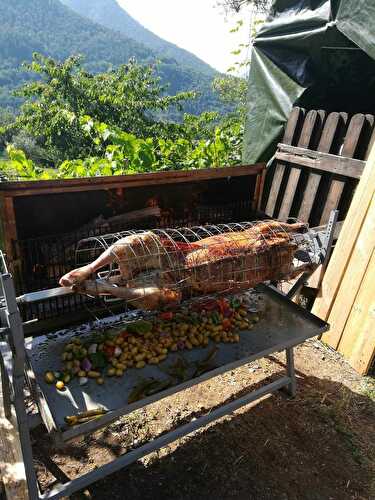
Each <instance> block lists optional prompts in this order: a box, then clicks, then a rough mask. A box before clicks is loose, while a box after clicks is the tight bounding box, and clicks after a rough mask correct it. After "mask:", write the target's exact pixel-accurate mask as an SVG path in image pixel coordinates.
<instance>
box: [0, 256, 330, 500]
mask: <svg viewBox="0 0 375 500" xmlns="http://www.w3.org/2000/svg"><path fill="white" fill-rule="evenodd" d="M0 257H2V256H1V255H0ZM0 265H1V259H0ZM2 265H3V269H4V272H2V273H1V274H0V286H1V290H0V292H2V294H1V295H2V296H3V299H2V300H3V302H2V304H1V307H0V321H1V325H3V326H4V325H5V326H4V327H3V328H2V329H1V337H0V368H1V380H2V390H3V401H2V402H0V403H2V404H3V405H4V410H5V416H6V418H8V419H10V420H11V418H12V414H13V413H14V414H15V418H16V425H17V426H18V430H17V432H18V436H19V440H20V444H21V449H22V459H23V463H24V466H25V473H26V480H27V485H28V489H29V497H30V499H32V500H47V499H48V500H52V499H58V498H61V497H64V496H69V495H71V494H72V493H74V492H77V491H79V490H81V489H83V488H85V487H87V486H88V485H90V484H91V483H93V482H95V481H97V480H99V479H102V478H103V477H105V476H107V475H108V474H111V473H113V472H115V471H117V470H119V469H122V468H124V467H126V466H128V465H130V464H131V463H133V462H135V461H136V460H138V459H139V458H141V457H143V456H145V455H147V454H149V453H151V452H153V451H156V450H158V449H160V448H162V447H164V446H166V445H168V444H169V443H172V442H173V441H175V440H177V439H179V438H181V437H183V436H186V435H187V434H190V433H191V432H193V431H195V430H197V429H199V428H200V427H203V426H205V425H207V424H208V423H210V422H213V421H214V420H217V419H218V418H221V417H223V416H224V415H227V414H230V413H232V412H233V411H235V410H237V409H239V408H241V407H242V406H244V405H247V404H249V403H251V402H253V401H256V400H258V399H260V398H261V397H263V396H264V395H266V394H271V393H273V392H275V391H277V390H279V389H285V390H286V391H287V393H288V394H289V395H290V396H294V395H295V393H296V376H295V370H294V359H293V347H295V346H296V345H298V344H299V343H301V342H303V341H304V340H305V339H306V338H308V335H306V334H305V335H304V334H303V332H301V336H300V338H295V337H294V338H292V339H291V341H290V342H284V343H283V344H280V343H279V344H278V345H275V346H273V347H272V348H269V349H267V350H265V351H263V352H260V353H257V354H255V355H254V356H252V357H248V358H246V359H243V360H240V361H238V362H235V363H231V364H230V365H224V366H221V367H219V368H217V369H215V370H212V371H210V372H208V373H205V374H203V375H202V376H200V377H197V378H195V379H193V380H189V381H187V382H185V383H183V384H180V385H178V386H175V387H171V388H169V389H167V390H165V391H163V392H161V393H158V394H155V395H153V396H151V397H149V398H146V399H144V400H142V401H141V402H140V404H138V407H144V406H147V405H148V404H150V403H152V402H153V401H156V400H160V399H162V398H165V397H167V396H169V395H171V394H173V393H176V392H179V391H181V390H184V389H186V388H188V387H191V386H193V385H196V384H199V383H200V382H202V381H204V380H207V379H210V378H212V377H214V376H217V375H219V374H220V373H223V372H225V371H227V370H228V369H232V368H235V367H236V366H241V365H243V364H246V363H248V362H250V361H253V360H255V359H259V358H262V357H264V356H267V355H269V354H272V353H275V352H280V351H282V350H285V351H286V375H285V376H282V377H280V378H279V379H277V380H275V381H273V382H271V383H267V384H265V385H264V386H262V387H261V388H259V389H257V390H253V391H251V392H249V393H248V394H246V395H245V396H242V397H240V398H238V399H235V400H233V401H231V402H230V403H227V404H225V405H223V406H221V407H219V408H217V409H215V410H213V411H211V412H209V413H207V414H206V415H203V416H201V417H199V418H198V419H196V420H194V421H192V422H190V423H188V424H185V425H182V426H180V427H178V428H177V429H175V430H173V431H170V432H168V433H167V434H164V435H162V436H160V437H158V438H156V439H154V440H152V441H149V442H147V443H145V444H143V445H142V446H140V447H139V448H136V449H134V450H132V451H129V452H127V453H125V454H123V455H121V456H120V457H118V458H116V459H115V460H114V461H112V462H110V463H107V464H105V465H103V466H101V467H100V468H98V469H95V470H93V471H91V472H88V473H86V474H84V475H83V476H80V477H78V478H76V479H73V480H71V481H69V482H66V483H64V484H57V485H56V486H54V487H53V488H52V489H50V490H48V491H47V492H45V493H42V492H41V491H40V489H39V485H38V481H37V477H36V472H35V470H34V466H33V452H32V446H31V439H30V430H31V429H32V428H33V427H34V426H35V419H31V418H30V417H29V416H28V415H27V412H26V407H25V400H24V381H25V367H27V359H26V353H25V338H24V330H23V324H22V320H21V316H20V313H19V309H18V305H17V298H16V294H15V289H14V284H13V280H12V277H11V275H10V274H9V273H8V272H7V270H6V266H5V261H4V258H3V257H2ZM272 293H275V294H278V296H279V297H280V298H281V300H285V301H286V302H288V304H290V299H289V298H288V297H286V296H285V295H283V294H282V293H281V292H279V291H278V290H276V289H273V290H272ZM293 307H295V308H297V309H298V310H299V312H300V313H301V314H303V315H305V316H306V317H308V318H310V319H314V321H315V322H316V324H317V330H319V331H317V332H316V334H319V333H322V332H323V331H325V330H327V328H328V325H327V324H326V323H325V322H324V321H322V320H319V319H318V318H316V317H315V316H313V315H312V314H311V313H309V312H308V311H306V310H304V309H302V308H299V306H297V305H296V304H293ZM310 336H311V335H310ZM132 409H135V408H132V407H131V405H129V410H128V411H127V413H129V411H131V410H132ZM123 414H124V412H123V411H121V413H119V411H118V412H117V413H116V412H109V413H108V414H106V415H104V416H103V417H102V418H100V419H99V420H97V421H91V422H88V423H87V424H86V425H85V426H84V428H83V430H81V431H80V434H82V433H88V432H93V431H94V430H96V429H97V428H98V427H103V426H105V425H108V424H109V423H110V422H113V421H114V420H115V419H116V418H118V417H120V416H122V415H123ZM42 419H43V420H44V418H43V415H41V418H40V419H39V420H38V423H39V422H41V420H42ZM70 437H73V436H72V435H71V436H70ZM68 438H69V436H68Z"/></svg>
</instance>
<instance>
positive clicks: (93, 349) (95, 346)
mask: <svg viewBox="0 0 375 500" xmlns="http://www.w3.org/2000/svg"><path fill="white" fill-rule="evenodd" d="M97 349H98V344H91V345H90V346H89V348H88V349H87V352H88V353H89V354H95V353H96V351H97Z"/></svg>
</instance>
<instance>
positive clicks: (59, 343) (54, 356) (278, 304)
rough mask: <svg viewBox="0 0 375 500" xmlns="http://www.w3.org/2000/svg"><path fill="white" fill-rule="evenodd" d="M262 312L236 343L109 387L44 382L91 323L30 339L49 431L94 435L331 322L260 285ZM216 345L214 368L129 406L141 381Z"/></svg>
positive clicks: (133, 373) (109, 381)
mask: <svg viewBox="0 0 375 500" xmlns="http://www.w3.org/2000/svg"><path fill="white" fill-rule="evenodd" d="M259 305H260V309H261V315H260V321H259V322H258V323H256V325H255V326H254V328H253V329H252V330H249V331H244V332H241V335H240V342H239V343H238V344H214V343H213V342H210V344H209V345H208V346H207V347H205V348H196V349H193V350H191V351H186V350H185V351H180V352H179V353H170V354H169V355H168V358H167V359H166V360H165V361H164V362H163V363H161V364H160V365H158V366H152V365H146V367H145V368H143V369H141V370H138V369H135V368H134V369H128V370H127V371H126V372H125V374H124V376H123V377H122V378H106V379H105V384H104V385H102V386H99V385H97V384H96V382H95V381H94V380H90V381H89V382H88V383H87V384H86V385H84V386H80V385H79V383H78V380H77V379H74V380H73V381H72V382H70V383H69V385H68V387H67V388H66V390H65V391H63V392H59V391H57V390H56V388H55V387H54V385H52V386H51V385H48V384H46V383H45V381H44V374H45V372H46V371H47V370H52V371H55V370H57V369H58V368H59V367H60V365H61V361H60V359H61V353H62V352H63V349H64V346H65V344H66V343H67V342H68V341H69V339H70V338H72V337H74V336H80V338H84V337H89V336H90V335H91V334H92V332H93V324H85V325H82V326H80V327H78V328H75V329H71V330H62V331H59V332H56V333H52V334H48V335H45V336H42V337H39V338H29V339H27V340H26V352H27V356H28V359H29V366H30V370H29V378H30V380H33V381H34V387H35V390H36V393H37V399H38V402H39V406H40V409H41V413H42V416H43V419H44V420H45V423H46V425H47V428H48V429H49V431H51V432H58V433H59V434H61V437H62V439H63V440H68V439H70V438H72V437H74V436H76V435H81V434H83V433H86V432H91V431H93V430H94V429H96V428H99V427H102V426H104V425H106V424H108V422H110V421H112V420H114V419H116V418H118V417H119V416H121V415H125V414H127V413H130V412H132V411H133V410H135V409H137V408H140V407H143V406H146V405H148V404H150V403H151V402H153V401H156V400H159V399H162V398H164V397H166V396H169V395H171V394H174V393H176V392H178V391H181V390H183V389H186V388H188V387H191V386H194V385H196V384H198V383H200V382H202V381H203V380H207V379H209V378H211V377H214V376H216V375H219V374H221V373H224V372H226V371H228V370H232V369H234V368H236V367H239V366H241V365H243V364H245V363H248V362H251V361H254V360H256V359H258V358H262V357H264V356H266V355H268V354H271V353H273V352H278V351H281V350H283V349H287V348H289V347H293V346H295V345H297V344H299V343H301V342H303V341H304V340H306V339H308V338H311V337H314V336H316V335H319V334H321V333H322V332H323V331H325V330H326V329H327V324H326V323H325V322H324V321H322V320H320V319H319V318H317V317H315V316H313V315H312V314H310V313H309V312H308V311H306V310H304V309H302V308H301V307H299V306H297V305H296V304H295V303H293V302H291V301H290V300H288V299H287V298H286V297H285V296H283V295H282V294H280V293H278V292H277V291H276V290H274V289H272V288H270V287H265V286H262V287H261V289H260V292H259ZM132 320H134V313H130V314H127V315H122V316H112V317H110V318H106V319H104V320H100V323H97V324H96V326H97V327H98V326H99V325H100V326H101V327H103V326H105V325H107V326H108V327H110V326H111V325H114V324H116V323H118V322H119V321H123V322H124V323H125V322H126V321H132ZM214 345H217V346H218V352H217V355H216V357H215V365H216V368H214V369H213V370H211V371H209V372H206V373H204V374H203V375H201V376H199V377H196V378H193V379H191V380H188V381H186V382H184V383H181V384H178V385H175V386H173V387H169V388H168V389H166V390H164V391H162V392H159V393H157V394H154V395H152V396H150V397H147V398H145V399H143V400H140V401H137V402H136V403H132V404H128V398H129V395H130V393H131V391H132V389H133V388H134V387H135V386H136V385H137V384H138V383H139V382H140V380H141V379H142V378H149V377H154V378H155V379H157V380H163V379H167V377H168V376H167V375H166V374H165V372H164V371H163V370H161V369H160V368H159V367H161V368H163V366H164V367H165V366H168V365H170V364H171V363H173V361H174V360H176V359H177V357H179V356H183V357H184V358H185V359H186V360H187V361H188V362H197V361H198V362H199V361H201V360H202V359H204V358H205V356H207V354H208V353H209V352H210V351H211V349H212V347H213V346H214ZM99 406H100V407H104V408H105V409H107V410H108V413H106V414H105V415H104V416H103V417H101V418H100V419H97V420H95V421H91V422H87V423H84V424H81V425H79V426H76V427H70V428H67V427H66V424H65V422H64V417H65V416H67V415H74V414H77V413H79V412H83V411H86V410H90V409H94V408H97V407H99Z"/></svg>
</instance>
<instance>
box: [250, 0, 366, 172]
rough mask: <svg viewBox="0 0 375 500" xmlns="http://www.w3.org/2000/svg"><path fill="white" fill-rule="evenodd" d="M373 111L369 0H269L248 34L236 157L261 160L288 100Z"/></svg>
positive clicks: (333, 108)
mask: <svg viewBox="0 0 375 500" xmlns="http://www.w3.org/2000/svg"><path fill="white" fill-rule="evenodd" d="M295 105H298V106H302V107H305V108H306V109H325V110H327V111H347V112H365V113H366V112H372V113H373V112H374V109H375V0H276V1H275V2H274V4H273V6H272V8H271V12H270V15H269V17H268V19H267V21H266V23H265V24H264V25H263V26H262V28H261V30H260V31H259V33H258V35H257V36H256V38H255V41H254V46H253V49H252V58H251V69H250V77H249V93H248V116H247V123H246V128H245V135H244V161H245V162H246V163H254V162H257V161H262V160H263V161H264V160H268V159H269V158H270V157H271V156H272V154H273V152H274V150H275V146H276V144H277V141H278V140H279V138H280V134H281V133H282V130H283V127H284V125H285V122H286V121H287V119H288V116H289V113H290V111H291V109H292V107H293V106H295Z"/></svg>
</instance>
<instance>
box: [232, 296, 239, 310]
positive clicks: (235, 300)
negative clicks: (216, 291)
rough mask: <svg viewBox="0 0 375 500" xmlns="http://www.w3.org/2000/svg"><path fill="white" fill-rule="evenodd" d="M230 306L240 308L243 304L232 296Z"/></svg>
mask: <svg viewBox="0 0 375 500" xmlns="http://www.w3.org/2000/svg"><path fill="white" fill-rule="evenodd" d="M230 306H231V308H232V309H238V308H239V307H240V306H241V302H240V301H239V300H238V299H237V298H236V297H232V298H231V299H230Z"/></svg>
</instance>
